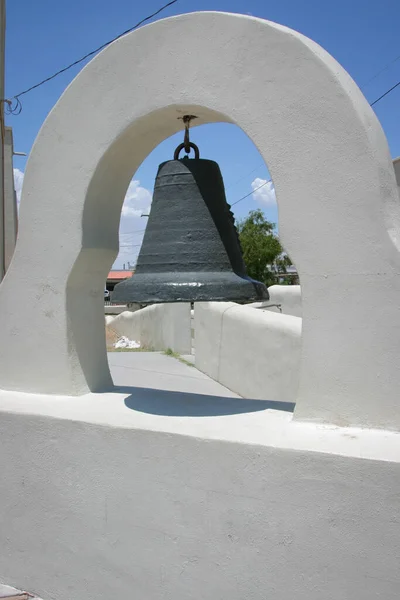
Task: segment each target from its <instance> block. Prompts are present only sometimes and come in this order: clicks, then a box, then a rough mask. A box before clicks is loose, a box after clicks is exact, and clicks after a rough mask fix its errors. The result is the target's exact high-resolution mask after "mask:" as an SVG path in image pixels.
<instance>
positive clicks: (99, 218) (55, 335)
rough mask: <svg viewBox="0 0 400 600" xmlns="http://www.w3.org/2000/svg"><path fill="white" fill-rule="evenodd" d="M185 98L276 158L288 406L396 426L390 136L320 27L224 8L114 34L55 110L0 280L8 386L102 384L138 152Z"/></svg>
mask: <svg viewBox="0 0 400 600" xmlns="http://www.w3.org/2000/svg"><path fill="white" fill-rule="evenodd" d="M154 39H157V40H160V44H154ZM249 40H251V43H250V44H249ZM182 48H188V49H189V50H188V51H185V52H182ZM171 57H173V60H172V59H171ZM205 107H208V108H205ZM194 112H197V113H198V114H199V117H200V119H199V124H201V123H212V122H221V121H222V122H230V123H236V124H237V125H238V126H239V127H240V128H241V129H242V130H243V131H244V132H245V133H246V134H247V135H248V136H249V137H250V138H251V139H252V140H253V142H254V144H255V145H256V147H257V148H258V149H259V151H260V153H261V155H262V156H263V157H264V158H266V159H267V160H268V166H269V168H270V170H271V175H272V177H273V179H274V183H275V185H276V188H277V192H278V202H279V217H280V228H279V232H280V236H281V239H282V241H283V244H284V246H285V249H286V250H287V252H288V253H289V255H290V256H291V258H292V260H293V261H294V262H295V264H296V267H297V269H298V270H299V272H300V276H301V283H302V302H303V339H302V360H301V368H300V386H299V395H298V403H297V409H296V414H297V415H298V416H299V417H300V418H303V419H312V420H322V421H325V420H329V419H330V418H333V419H335V420H336V421H337V418H336V416H335V415H336V414H340V415H341V416H343V415H344V416H345V418H346V419H347V422H351V423H364V422H365V419H364V418H360V415H363V416H364V417H365V418H366V415H368V418H367V421H368V423H369V424H375V425H376V426H383V425H385V424H387V423H390V424H391V425H393V416H392V415H393V406H392V401H391V399H392V398H393V397H395V396H396V392H395V390H397V389H398V385H399V378H400V373H399V370H398V369H397V368H394V367H393V360H394V359H393V357H394V356H395V352H393V349H394V348H397V345H398V336H397V323H398V322H399V316H398V311H397V305H398V302H397V299H398V296H399V293H400V281H399V278H398V266H399V256H400V255H399V252H398V246H397V245H396V239H397V238H398V225H397V223H398V222H400V221H399V213H400V207H399V204H398V192H397V186H396V182H395V178H394V172H393V165H392V160H391V158H390V154H389V152H388V146H387V142H386V139H385V136H384V134H383V132H382V129H381V127H380V125H379V123H378V121H377V119H376V117H375V115H374V113H373V111H372V109H371V108H370V107H369V105H368V103H367V102H366V100H365V98H364V97H363V95H362V94H361V92H360V90H359V89H358V88H357V86H356V85H355V84H354V82H353V81H352V80H351V78H350V77H349V76H348V74H347V73H346V72H345V71H344V70H343V69H342V68H341V67H340V65H338V64H337V63H336V62H335V61H334V59H333V58H332V57H331V56H329V55H328V54H327V53H326V52H325V51H324V50H322V49H321V48H320V47H319V46H318V45H317V44H315V43H314V42H312V41H311V40H309V39H307V38H305V37H304V36H302V35H301V34H299V33H297V32H295V31H292V30H289V29H287V28H285V27H282V26H280V25H277V24H274V23H270V22H267V21H262V20H260V19H256V18H252V17H244V16H241V15H232V14H224V13H191V14H186V15H182V16H180V17H177V18H172V19H166V20H162V21H159V22H156V23H154V24H152V25H150V26H148V27H143V28H142V29H139V30H138V31H136V32H134V33H133V34H130V35H127V36H124V37H122V38H120V39H119V40H118V41H117V42H115V43H114V44H112V45H110V46H109V47H108V48H107V49H106V50H105V51H104V52H102V53H101V54H100V55H99V56H97V57H96V58H95V59H94V60H93V61H92V62H91V63H89V64H88V65H87V66H86V67H85V69H83V70H82V72H81V73H80V74H79V75H78V77H77V78H76V79H75V80H74V82H73V83H72V84H71V85H70V86H69V87H68V88H67V90H66V91H65V93H64V95H63V96H62V98H61V99H60V101H59V102H58V103H57V105H56V106H55V107H54V109H53V111H52V112H51V113H50V115H49V116H48V118H47V120H46V122H45V123H44V125H43V127H42V129H41V131H40V133H39V136H38V138H37V140H36V142H35V146H34V148H33V151H32V153H31V156H30V159H29V161H28V165H27V169H26V173H25V179H24V190H23V202H22V204H21V211H20V227H19V239H18V242H17V246H16V250H15V253H14V256H13V260H12V263H11V265H10V268H9V270H8V272H7V275H6V277H5V279H4V281H3V283H2V285H1V287H0V305H2V306H3V307H4V310H2V311H0V333H1V335H2V337H3V339H4V340H6V341H5V343H4V345H3V348H0V385H1V386H2V387H3V388H4V389H8V390H17V391H24V392H39V393H50V394H66V395H71V394H72V395H79V394H83V393H87V392H88V391H90V390H98V389H105V388H107V386H110V385H111V378H110V375H109V371H108V367H107V360H106V353H105V343H104V330H103V328H102V327H99V324H100V323H101V322H102V320H103V318H104V306H103V294H104V281H105V278H106V275H107V272H108V270H109V268H110V266H111V265H112V263H113V261H114V260H115V257H116V255H117V252H118V223H119V215H120V212H121V207H122V203H123V198H124V195H125V192H126V189H127V188H128V185H129V181H130V179H131V176H132V173H133V172H135V171H136V170H137V168H138V167H139V165H140V164H141V163H142V162H143V160H144V159H145V157H146V156H147V155H148V154H149V153H150V152H151V151H152V150H153V149H154V148H155V147H156V146H157V145H158V144H159V143H160V142H161V141H162V140H164V139H165V138H167V137H169V136H171V135H173V134H174V133H176V132H177V131H178V130H179V129H180V122H179V121H178V120H177V116H179V114H180V115H183V114H186V113H191V114H193V113H194ZM177 113H179V114H177ZM55 149H57V152H56V151H55ZM55 198H56V200H55ZM110 198H111V199H112V202H111V204H110ZM25 200H27V201H25ZM366 243H367V245H368V248H369V249H370V252H368V253H367V252H366V251H365V248H366ZM43 272H45V273H46V279H45V281H43V275H42V274H43ZM377 279H378V280H379V282H380V285H381V286H384V289H385V293H386V297H387V302H386V304H385V305H384V307H382V305H381V303H380V289H379V288H378V287H377V285H376V281H377ZM27 294H28V297H29V302H27V301H26V298H27ZM344 295H345V299H346V310H345V311H344V310H343V305H344V303H343V297H344ZM10 307H12V310H11V311H10V310H9V308H10ZM377 307H379V310H378V309H377ZM371 314H374V319H373V321H371V319H370V318H369V317H370V315H371ZM366 322H368V324H369V326H368V328H365V323H366ZM388 323H390V326H388ZM395 325H396V326H395ZM26 331H29V332H30V336H29V341H27V339H26V335H25V332H26ZM360 348H362V352H360ZM21 363H23V364H24V369H20V365H21ZM376 369H379V372H380V374H381V377H380V378H377V377H374V376H373V373H374V372H375V370H376ZM333 406H334V409H333V408H332V407H333Z"/></svg>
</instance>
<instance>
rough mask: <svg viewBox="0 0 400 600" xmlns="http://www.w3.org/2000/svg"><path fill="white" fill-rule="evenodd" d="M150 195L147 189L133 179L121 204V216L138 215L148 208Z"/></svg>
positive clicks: (145, 211)
mask: <svg viewBox="0 0 400 600" xmlns="http://www.w3.org/2000/svg"><path fill="white" fill-rule="evenodd" d="M151 200H152V196H151V193H150V192H149V190H146V188H144V187H141V185H140V181H138V180H137V179H133V180H132V181H131V182H130V184H129V187H128V190H127V192H126V196H125V200H124V204H123V206H122V218H123V217H140V216H141V215H142V214H147V213H148V211H149V210H150V206H151Z"/></svg>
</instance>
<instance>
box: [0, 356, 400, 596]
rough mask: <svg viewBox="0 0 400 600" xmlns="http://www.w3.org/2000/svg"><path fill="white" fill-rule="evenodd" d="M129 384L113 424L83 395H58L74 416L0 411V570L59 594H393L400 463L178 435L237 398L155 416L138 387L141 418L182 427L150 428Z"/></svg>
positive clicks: (399, 578)
mask: <svg viewBox="0 0 400 600" xmlns="http://www.w3.org/2000/svg"><path fill="white" fill-rule="evenodd" d="M188 368H189V367H188ZM136 397H137V393H136ZM134 398H135V394H133V396H132V399H131V400H130V402H128V405H130V406H131V407H132V408H128V407H127V406H126V405H125V404H124V403H123V402H122V403H119V402H118V403H117V404H118V406H115V404H116V403H115V402H114V403H110V404H109V406H108V409H107V410H108V412H109V417H110V418H111V415H112V414H114V413H115V412H117V413H119V415H120V422H121V424H120V425H118V426H116V424H114V425H113V426H112V427H110V426H108V427H107V426H101V425H98V424H94V423H88V422H86V417H85V412H86V415H88V414H89V413H88V412H87V409H88V406H87V405H86V401H85V399H84V398H80V399H78V398H77V399H74V400H68V399H67V402H72V403H73V405H74V406H75V407H76V410H78V411H80V412H81V416H82V417H83V419H78V418H77V413H75V417H74V418H73V419H72V418H71V417H72V412H71V411H69V417H68V418H65V419H58V418H53V417H49V416H43V415H42V416H40V415H33V414H26V413H25V414H15V413H14V414H12V413H7V412H3V411H2V414H1V419H0V439H1V453H0V470H1V473H2V478H3V481H6V482H7V484H6V485H2V486H1V487H0V505H1V511H0V532H1V552H0V573H1V574H2V578H3V580H4V581H7V582H8V583H9V584H11V585H18V586H19V587H21V586H24V587H26V588H27V589H30V590H34V591H35V593H37V594H38V595H40V596H42V597H43V598H57V600H82V598H85V599H86V600H98V599H101V600H107V599H109V598H124V597H134V598H146V599H147V600H158V599H159V600H161V599H163V600H164V599H166V598H168V599H170V600H188V599H193V600H199V599H203V598H204V599H207V598H213V599H215V600H226V598H230V599H231V600H243V598H246V600H247V599H248V600H265V598H270V597H273V598H274V599H276V600H292V599H293V598H295V599H296V600H321V598H323V599H324V600H347V599H348V598H351V599H352V600H375V599H376V598H382V599H384V600H397V598H398V590H399V586H400V575H399V569H398V565H399V561H400V550H399V535H400V531H399V521H400V500H399V499H400V488H399V482H400V465H399V463H398V462H380V461H375V460H362V459H359V458H354V457H353V458H350V457H346V458H345V457H340V456H335V455H327V454H320V453H315V452H305V451H298V450H284V449H279V448H274V447H271V446H268V445H261V446H254V445H253V446H249V445H247V444H243V443H227V442H222V441H218V440H216V439H214V440H212V439H208V440H205V439H199V435H197V436H196V434H195V433H194V434H193V435H191V436H188V435H187V434H185V432H187V425H185V423H189V422H190V421H192V422H193V421H195V422H197V427H198V434H199V432H200V431H201V427H202V425H201V422H203V423H204V426H206V427H207V425H206V423H207V421H212V422H214V423H217V422H219V427H220V428H223V427H224V424H223V423H224V421H227V423H226V426H225V427H226V429H227V430H228V429H230V428H231V427H232V423H234V422H235V421H236V427H238V425H239V424H240V422H241V421H242V419H243V423H245V421H246V418H247V417H248V416H250V415H249V414H246V413H242V414H239V413H240V409H238V406H237V404H236V405H235V404H234V407H235V406H236V411H237V413H238V414H233V415H226V416H224V415H223V414H220V416H214V417H210V416H207V414H203V415H202V416H201V415H198V416H197V417H194V416H192V417H189V416H188V417H182V416H179V413H178V415H176V416H173V415H172V416H168V415H164V417H160V416H158V417H157V415H156V414H155V415H151V410H152V408H153V410H155V411H158V413H160V404H159V400H160V396H159V395H158V396H156V398H157V399H158V401H157V402H156V404H155V405H154V404H152V403H151V400H150V399H149V397H148V396H147V412H148V414H147V418H148V419H149V420H148V422H151V419H152V418H153V419H154V420H157V418H158V420H159V423H162V422H163V423H164V424H166V425H167V427H168V422H171V421H172V422H173V423H175V424H174V425H172V426H174V427H176V428H178V429H179V430H180V431H181V433H182V434H183V435H179V434H175V435H174V434H171V433H166V432H165V431H164V432H162V431H158V432H157V431H149V430H145V429H143V427H142V428H138V427H137V426H136V425H135V422H136V423H137V422H138V421H137V417H140V416H141V414H142V416H143V413H141V411H140V410H136V411H135V410H134V408H133V406H134V404H135V400H134ZM99 401H100V406H99V407H98V411H102V410H103V411H104V401H102V400H101V399H100V400H99ZM224 401H225V402H226V401H227V400H226V399H224ZM57 402H58V400H57V399H54V398H53V399H52V400H51V402H49V406H54V404H55V403H57ZM186 402H189V403H190V395H188V396H187V399H186ZM231 402H236V403H237V402H238V400H236V401H233V400H232V401H231ZM240 402H246V401H240ZM82 403H83V406H82ZM113 404H114V405H113ZM259 404H262V403H261V402H259ZM85 405H86V406H85ZM184 405H185V402H181V403H180V407H181V409H182V408H183V407H184ZM165 406H166V404H165ZM197 406H198V407H200V406H201V405H200V404H199V403H198V404H197ZM207 406H208V410H209V411H210V410H211V408H212V406H214V410H218V409H219V410H220V409H221V407H222V408H223V410H225V411H226V404H225V405H221V404H220V403H218V401H217V400H216V399H214V400H213V402H212V403H211V402H209V403H207ZM174 407H175V409H176V407H177V405H176V404H175V405H174ZM37 408H38V401H33V404H32V403H31V408H30V411H31V412H32V411H33V410H36V409H37ZM251 410H253V411H254V410H255V409H254V407H252V408H251ZM90 412H91V414H92V415H93V414H95V413H96V409H95V404H92V406H91V409H90ZM267 412H275V411H273V410H272V411H271V410H270V411H267ZM128 413H129V414H128ZM260 415H261V418H263V417H262V415H263V411H262V412H261V413H260V412H258V413H257V412H255V413H254V416H255V420H256V419H259V418H260ZM124 420H125V424H124ZM114 423H115V422H114ZM229 423H230V425H229ZM208 427H210V425H208ZM239 427H240V425H239ZM299 427H306V426H305V425H303V424H300V425H299ZM308 427H315V426H308ZM346 435H347V436H349V437H352V436H353V437H358V436H357V434H355V433H354V432H352V431H350V432H349V433H347V434H346V433H345V432H344V433H343V432H342V436H344V437H343V440H344V441H345V440H346ZM360 435H361V436H366V439H367V440H368V441H367V446H368V445H369V447H370V448H371V441H372V439H373V438H371V436H370V437H369V438H368V436H367V434H366V432H364V433H361V434H360ZM378 435H379V434H378ZM380 435H381V436H382V435H383V433H381V434H380ZM391 435H392V436H395V435H396V434H391ZM352 441H353V442H354V440H350V443H351V442H352ZM356 444H359V440H358V442H356ZM373 445H374V444H373V443H372V446H373ZM397 451H398V444H397Z"/></svg>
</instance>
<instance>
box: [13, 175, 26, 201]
mask: <svg viewBox="0 0 400 600" xmlns="http://www.w3.org/2000/svg"><path fill="white" fill-rule="evenodd" d="M23 181H24V174H23V172H22V171H21V170H20V169H14V188H15V192H16V194H17V202H18V204H19V202H20V200H21V190H22V183H23Z"/></svg>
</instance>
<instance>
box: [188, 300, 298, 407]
mask: <svg viewBox="0 0 400 600" xmlns="http://www.w3.org/2000/svg"><path fill="white" fill-rule="evenodd" d="M301 321H302V320H301V318H300V317H293V316H291V315H285V314H280V313H278V314H276V313H272V312H270V311H267V310H265V311H264V310H255V309H254V308H253V307H250V306H238V305H237V304H233V303H231V302H222V303H219V302H218V303H216V302H205V303H198V304H195V310H194V329H195V340H196V353H195V364H196V367H197V368H199V369H200V370H201V371H203V372H204V373H207V375H209V376H210V377H212V378H213V379H215V380H216V381H219V382H220V383H222V385H225V386H227V387H229V389H231V390H233V391H234V392H237V393H238V394H240V395H241V396H244V397H245V398H259V399H262V400H280V401H283V402H295V401H296V398H297V393H298V386H299V373H300V351H301Z"/></svg>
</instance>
